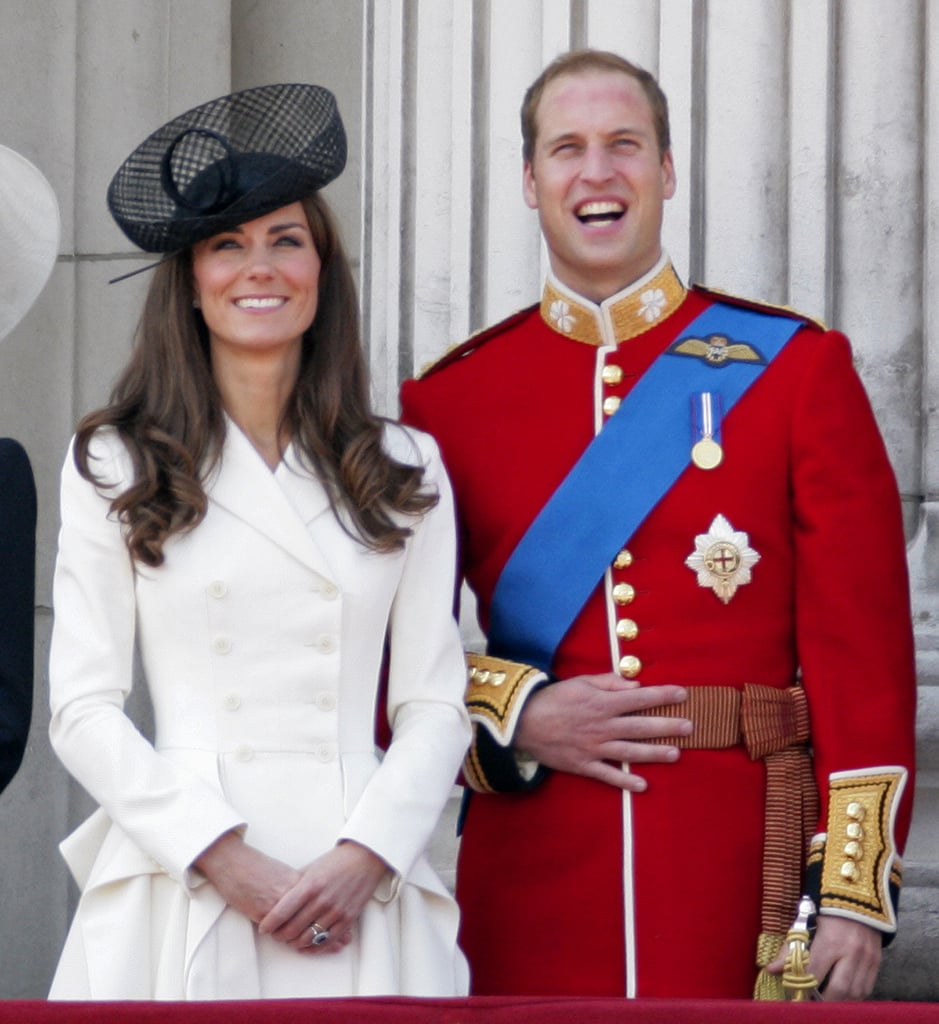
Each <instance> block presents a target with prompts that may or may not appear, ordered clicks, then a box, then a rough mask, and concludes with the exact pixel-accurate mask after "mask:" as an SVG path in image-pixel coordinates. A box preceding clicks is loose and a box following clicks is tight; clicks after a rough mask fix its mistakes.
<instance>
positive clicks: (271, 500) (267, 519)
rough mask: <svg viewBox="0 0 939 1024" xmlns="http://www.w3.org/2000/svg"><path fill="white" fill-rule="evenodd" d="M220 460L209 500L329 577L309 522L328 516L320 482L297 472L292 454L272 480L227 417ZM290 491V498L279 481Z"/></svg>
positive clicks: (209, 487) (209, 486)
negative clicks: (324, 515)
mask: <svg viewBox="0 0 939 1024" xmlns="http://www.w3.org/2000/svg"><path fill="white" fill-rule="evenodd" d="M227 427H228V429H227V431H226V436H225V445H224V447H223V449H222V457H221V459H220V460H219V464H218V466H217V467H216V469H215V470H214V471H213V473H212V475H211V476H210V477H209V479H208V480H207V481H206V493H207V494H208V496H209V500H210V501H212V502H214V503H215V504H217V505H219V506H221V507H222V508H224V509H226V510H227V511H228V512H230V513H231V514H232V515H235V516H237V517H238V518H239V519H241V520H242V521H244V522H246V523H248V524H249V525H250V526H252V527H253V528H254V529H256V530H258V531H259V532H260V533H262V534H264V536H266V537H268V538H269V539H270V540H272V541H273V542H274V543H275V544H277V545H278V546H280V547H282V548H283V549H284V550H285V551H286V552H288V554H290V555H292V556H293V557H294V558H296V559H298V560H299V561H301V562H302V563H303V564H304V565H307V566H308V567H309V568H311V569H313V570H314V571H315V572H317V573H319V574H320V575H322V576H325V577H326V578H327V579H333V576H334V574H333V572H332V570H331V569H330V566H329V563H328V562H327V560H326V558H325V557H324V555H323V552H322V551H321V550H320V548H319V547H318V546H317V545H316V544H315V543H314V541H313V538H312V537H311V535H310V532H309V529H308V527H309V524H310V523H312V521H313V520H314V519H316V518H318V517H319V516H321V515H323V514H325V513H330V514H331V510H330V507H329V499H328V498H327V496H326V492H325V490H324V489H323V486H322V484H320V483H319V481H318V480H315V479H314V478H313V477H311V476H310V474H309V473H307V472H305V471H303V470H302V469H300V467H299V466H298V464H297V461H296V458H295V456H293V453H292V450H291V452H290V453H289V455H288V465H281V466H280V467H279V468H278V470H277V474H276V476H275V474H274V473H272V472H271V471H270V469H269V468H268V466H267V464H266V463H265V462H264V460H263V459H262V458H261V456H260V455H259V454H258V452H257V451H256V450H255V448H254V446H253V445H252V444H251V442H250V441H249V440H248V439H247V437H245V435H244V434H243V433H242V431H241V430H240V429H239V427H238V426H237V424H235V423H234V422H233V421H232V420H231V419H229V420H228V422H227ZM285 481H287V483H286V487H287V488H288V489H289V491H290V497H289V498H288V496H287V494H286V493H285V490H284V488H283V487H282V486H281V484H282V483H284V482H285Z"/></svg>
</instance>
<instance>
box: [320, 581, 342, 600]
mask: <svg viewBox="0 0 939 1024" xmlns="http://www.w3.org/2000/svg"><path fill="white" fill-rule="evenodd" d="M320 593H321V594H322V595H323V597H324V598H325V599H326V600H327V601H335V600H336V598H337V597H338V596H339V588H338V587H337V586H336V584H335V583H329V582H328V581H327V582H326V583H324V584H323V585H322V586H321V587H320Z"/></svg>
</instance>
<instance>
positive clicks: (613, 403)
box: [603, 395, 620, 416]
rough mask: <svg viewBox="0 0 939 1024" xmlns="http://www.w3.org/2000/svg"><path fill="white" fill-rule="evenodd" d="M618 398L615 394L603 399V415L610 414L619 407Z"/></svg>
mask: <svg viewBox="0 0 939 1024" xmlns="http://www.w3.org/2000/svg"><path fill="white" fill-rule="evenodd" d="M619 403H620V400H619V399H618V398H617V397H616V395H610V397H609V398H604V399H603V415H604V416H612V415H613V413H614V412H616V410H617V409H618V408H619Z"/></svg>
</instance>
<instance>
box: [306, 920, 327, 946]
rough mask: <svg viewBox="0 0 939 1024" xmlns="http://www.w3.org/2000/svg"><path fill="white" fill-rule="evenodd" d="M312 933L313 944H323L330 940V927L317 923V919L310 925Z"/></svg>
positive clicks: (311, 940)
mask: <svg viewBox="0 0 939 1024" xmlns="http://www.w3.org/2000/svg"><path fill="white" fill-rule="evenodd" d="M310 935H311V938H310V942H309V945H311V946H322V945H323V944H324V943H326V942H329V929H328V928H324V927H323V926H322V925H320V924H317V923H316V921H314V922H313V923H312V924H311V925H310Z"/></svg>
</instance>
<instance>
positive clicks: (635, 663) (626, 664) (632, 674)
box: [619, 654, 642, 679]
mask: <svg viewBox="0 0 939 1024" xmlns="http://www.w3.org/2000/svg"><path fill="white" fill-rule="evenodd" d="M641 671H642V662H641V661H640V660H639V659H638V658H637V657H636V656H635V655H634V654H627V655H626V657H625V658H620V660H619V672H620V675H621V676H625V677H626V678H627V679H635V678H636V676H638V675H639V673H640V672H641Z"/></svg>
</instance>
